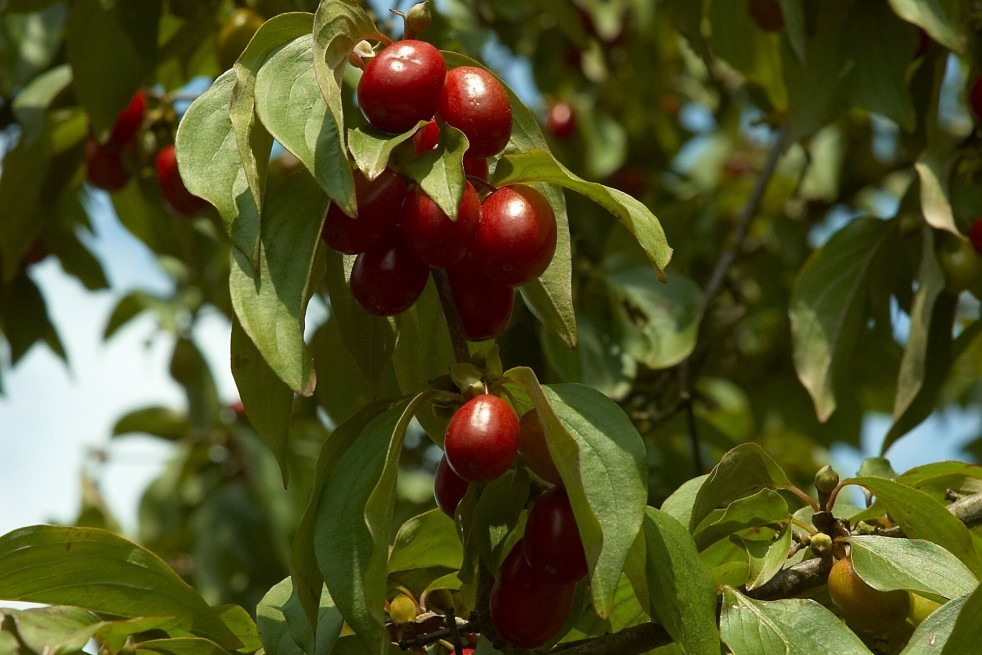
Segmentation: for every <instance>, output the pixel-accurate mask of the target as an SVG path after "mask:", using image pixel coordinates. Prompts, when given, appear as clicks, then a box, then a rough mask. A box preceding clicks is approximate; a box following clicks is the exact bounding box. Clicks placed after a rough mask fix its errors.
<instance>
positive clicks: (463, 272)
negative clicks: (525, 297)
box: [447, 259, 515, 341]
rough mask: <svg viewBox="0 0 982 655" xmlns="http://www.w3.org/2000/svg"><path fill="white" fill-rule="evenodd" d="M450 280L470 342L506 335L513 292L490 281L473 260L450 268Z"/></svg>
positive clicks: (502, 285)
mask: <svg viewBox="0 0 982 655" xmlns="http://www.w3.org/2000/svg"><path fill="white" fill-rule="evenodd" d="M447 278H448V279H449V280H450V291H451V292H452V294H453V299H454V304H455V305H457V313H458V314H459V315H460V322H461V324H462V325H463V326H464V336H466V337H467V339H468V340H469V341H483V340H484V339H494V338H495V337H497V336H498V335H499V334H501V333H502V332H504V330H505V327H507V325H508V319H510V318H511V311H512V307H513V306H514V304H515V291H514V289H512V288H511V287H509V286H507V285H504V284H501V283H499V282H495V281H494V280H492V279H491V278H489V277H488V276H487V275H486V274H485V273H484V271H482V270H481V268H480V267H479V266H478V265H477V264H476V263H475V262H474V261H473V260H471V259H465V260H464V261H463V262H461V263H460V264H457V265H456V266H454V267H453V268H449V269H447Z"/></svg>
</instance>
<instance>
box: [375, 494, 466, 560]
mask: <svg viewBox="0 0 982 655" xmlns="http://www.w3.org/2000/svg"><path fill="white" fill-rule="evenodd" d="M462 557H463V551H462V547H461V543H460V538H459V537H458V536H457V528H456V526H455V525H454V521H453V519H451V518H450V517H449V516H447V515H446V514H444V513H443V512H442V511H441V510H439V509H431V510H429V511H428V512H423V513H422V514H420V515H419V516H415V517H413V518H411V519H409V520H408V521H406V522H405V523H403V524H402V527H400V528H399V532H398V533H397V534H396V539H395V543H393V544H392V550H391V551H390V552H389V573H392V572H395V571H412V570H415V569H428V568H434V567H441V568H448V569H459V568H460V565H461V560H462Z"/></svg>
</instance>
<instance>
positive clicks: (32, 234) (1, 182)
mask: <svg viewBox="0 0 982 655" xmlns="http://www.w3.org/2000/svg"><path fill="white" fill-rule="evenodd" d="M47 136H49V135H48V134H41V135H38V136H37V138H34V139H31V138H27V137H28V135H24V138H21V139H19V140H18V142H17V144H16V145H15V146H14V147H13V148H12V149H10V150H9V151H7V152H5V153H4V156H3V170H2V174H0V215H3V217H4V220H3V221H0V252H2V253H3V261H2V262H0V265H2V269H0V282H3V283H4V285H7V284H8V283H9V282H10V281H11V280H12V279H14V277H15V276H16V275H17V273H18V271H19V270H20V261H21V257H22V256H23V254H24V253H25V252H26V251H27V249H28V248H29V247H30V245H31V243H32V242H33V241H34V239H36V238H37V236H38V234H40V230H41V227H42V226H43V225H44V223H43V221H42V220H39V216H38V214H39V212H40V210H41V205H42V203H43V197H42V189H43V188H44V175H39V174H38V171H46V170H47V169H48V167H49V166H50V164H51V158H52V156H53V153H52V152H51V143H50V139H48V138H47Z"/></svg>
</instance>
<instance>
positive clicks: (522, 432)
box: [518, 409, 563, 486]
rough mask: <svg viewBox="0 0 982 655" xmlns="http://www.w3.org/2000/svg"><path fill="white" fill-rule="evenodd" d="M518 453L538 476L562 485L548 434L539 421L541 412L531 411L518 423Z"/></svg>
mask: <svg viewBox="0 0 982 655" xmlns="http://www.w3.org/2000/svg"><path fill="white" fill-rule="evenodd" d="M518 452H519V453H520V454H521V455H522V456H523V457H525V461H526V463H527V464H528V466H529V468H530V469H532V472H533V473H535V474H536V475H537V476H539V477H540V478H542V479H543V480H545V481H546V482H551V483H552V484H555V485H560V486H561V485H562V484H563V479H562V478H561V477H560V476H559V471H558V470H557V469H556V465H555V463H553V461H552V455H551V454H550V453H549V446H548V445H547V444H546V433H545V429H544V428H543V426H542V421H541V420H540V419H539V410H537V409H530V410H529V411H527V412H525V414H524V415H523V416H522V420H520V421H519V422H518Z"/></svg>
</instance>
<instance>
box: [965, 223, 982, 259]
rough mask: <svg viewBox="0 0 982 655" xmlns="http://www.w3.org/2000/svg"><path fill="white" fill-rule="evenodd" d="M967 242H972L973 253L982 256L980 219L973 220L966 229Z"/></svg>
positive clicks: (981, 226)
mask: <svg viewBox="0 0 982 655" xmlns="http://www.w3.org/2000/svg"><path fill="white" fill-rule="evenodd" d="M968 240H969V241H971V242H972V247H973V248H975V252H977V253H979V254H980V255H982V218H977V219H975V222H974V223H972V227H970V228H969V229H968Z"/></svg>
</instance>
